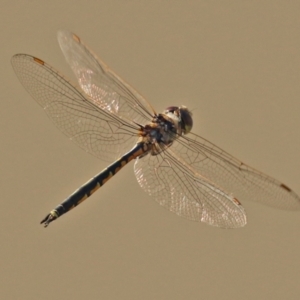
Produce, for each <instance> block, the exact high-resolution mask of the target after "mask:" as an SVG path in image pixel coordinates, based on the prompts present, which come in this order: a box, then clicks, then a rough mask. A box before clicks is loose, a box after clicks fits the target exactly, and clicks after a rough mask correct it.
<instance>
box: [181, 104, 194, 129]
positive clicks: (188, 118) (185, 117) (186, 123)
mask: <svg viewBox="0 0 300 300" xmlns="http://www.w3.org/2000/svg"><path fill="white" fill-rule="evenodd" d="M179 110H180V116H181V122H182V128H183V131H184V134H187V133H189V132H190V131H191V130H192V128H193V118H192V112H190V111H189V110H188V109H187V108H186V107H180V108H179Z"/></svg>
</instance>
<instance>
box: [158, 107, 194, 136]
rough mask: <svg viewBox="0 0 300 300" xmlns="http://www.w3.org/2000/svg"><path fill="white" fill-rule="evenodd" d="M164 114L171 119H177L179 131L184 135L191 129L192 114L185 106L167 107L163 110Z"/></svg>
mask: <svg viewBox="0 0 300 300" xmlns="http://www.w3.org/2000/svg"><path fill="white" fill-rule="evenodd" d="M164 113H165V114H166V115H168V116H170V117H171V114H173V116H176V117H177V118H178V119H179V124H180V125H181V130H182V132H183V133H184V134H188V133H189V132H190V131H191V130H192V127H193V118H192V112H191V111H189V110H188V108H187V107H186V106H183V105H182V106H169V107H167V108H166V109H165V111H164Z"/></svg>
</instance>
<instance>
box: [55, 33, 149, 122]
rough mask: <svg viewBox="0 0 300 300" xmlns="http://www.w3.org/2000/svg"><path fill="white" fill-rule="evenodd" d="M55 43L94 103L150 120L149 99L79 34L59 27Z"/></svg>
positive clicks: (122, 114)
mask: <svg viewBox="0 0 300 300" xmlns="http://www.w3.org/2000/svg"><path fill="white" fill-rule="evenodd" d="M58 42H59V45H60V48H61V50H62V52H63V54H64V56H65V58H66V60H67V62H68V64H69V65H70V66H71V68H72V70H73V72H74V74H75V76H76V78H77V80H78V83H79V85H80V87H81V88H82V90H83V91H84V92H85V93H86V94H87V95H89V96H90V97H91V99H92V101H93V102H94V103H95V105H97V106H100V107H101V108H102V109H105V110H107V111H109V112H110V113H114V114H117V115H118V116H120V117H121V118H125V119H127V120H130V121H132V120H133V121H135V122H137V123H139V124H142V125H143V124H146V123H147V122H149V119H151V118H152V115H153V110H152V108H151V106H150V105H149V104H148V102H147V101H146V100H145V99H144V98H143V97H142V96H141V95H140V94H138V93H137V92H136V91H135V90H134V89H133V88H132V87H131V86H130V85H129V84H127V83H126V82H125V81H124V80H123V79H121V78H120V77H119V76H118V75H116V74H115V73H114V72H113V71H112V70H110V69H109V67H108V66H107V65H106V64H105V63H104V62H103V61H101V60H100V59H99V58H97V57H96V55H95V54H93V52H92V51H91V50H89V49H88V47H87V46H86V45H85V44H84V43H83V42H82V41H81V40H80V39H79V37H78V36H76V35H75V34H73V33H71V32H69V31H65V30H61V31H59V32H58Z"/></svg>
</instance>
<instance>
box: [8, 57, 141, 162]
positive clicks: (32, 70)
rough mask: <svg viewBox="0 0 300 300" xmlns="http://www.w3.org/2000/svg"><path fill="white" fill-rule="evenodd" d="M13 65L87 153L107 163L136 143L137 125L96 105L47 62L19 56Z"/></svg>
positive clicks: (48, 113)
mask: <svg viewBox="0 0 300 300" xmlns="http://www.w3.org/2000/svg"><path fill="white" fill-rule="evenodd" d="M11 62H12V65H13V68H14V70H15V72H16V74H17V76H18V78H19V80H20V81H21V83H22V84H23V86H24V87H25V89H26V90H27V91H28V92H29V93H30V95H31V96H32V97H33V98H34V99H35V100H36V101H37V102H38V103H39V104H40V105H41V106H42V107H43V109H44V110H45V112H46V113H47V115H48V116H49V117H50V118H51V119H52V121H53V122H54V123H55V124H56V125H57V127H59V128H60V129H61V130H62V132H63V133H64V134H66V135H67V136H69V137H70V138H71V139H72V140H73V141H75V142H76V143H77V144H78V145H79V146H80V147H82V148H83V149H85V150H86V151H88V152H90V153H92V154H94V155H95V156H97V157H99V158H100V159H105V160H108V159H112V158H115V157H117V156H118V155H119V153H120V152H124V151H126V150H128V149H129V147H132V146H133V145H134V144H135V143H136V141H137V136H136V132H137V129H136V128H135V127H137V126H134V125H133V124H130V123H127V122H126V120H122V119H120V118H118V116H116V115H114V114H110V113H109V112H107V111H106V110H103V109H101V108H100V107H98V106H97V105H95V103H94V102H92V101H90V99H89V98H88V97H87V96H85V95H84V94H82V93H81V92H80V91H79V90H78V89H76V88H75V87H74V86H73V85H72V84H71V83H70V82H69V81H67V80H66V79H65V78H64V77H63V76H61V75H60V74H59V73H58V72H57V71H55V70H54V69H53V68H52V67H51V66H49V65H48V64H46V63H45V62H44V61H42V60H40V59H38V58H35V57H33V56H30V55H26V54H17V55H15V56H13V57H12V60H11ZM127 146H128V149H126V147H127ZM121 150H122V151H121Z"/></svg>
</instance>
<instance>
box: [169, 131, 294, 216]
mask: <svg viewBox="0 0 300 300" xmlns="http://www.w3.org/2000/svg"><path fill="white" fill-rule="evenodd" d="M172 149H173V150H174V151H175V152H176V153H177V154H178V155H179V156H180V157H181V158H182V159H183V160H184V161H185V162H186V163H187V164H190V165H191V166H193V168H194V169H195V170H196V171H197V172H199V173H200V174H201V175H203V176H204V177H205V178H207V179H209V180H210V181H212V182H215V183H216V184H217V185H218V186H221V187H222V188H224V189H225V190H227V191H228V192H230V193H233V194H234V196H236V197H237V198H238V199H240V200H242V201H243V200H244V199H246V200H250V201H256V202H259V203H262V204H265V205H268V206H272V207H276V208H279V209H286V210H299V209H300V198H299V196H298V195H297V194H296V193H295V192H293V191H292V190H291V189H290V188H289V187H287V186H286V185H285V184H283V183H281V182H280V181H278V180H276V179H274V178H272V177H270V176H268V175H265V174H264V173H262V172H259V171H257V170H255V169H254V168H251V167H250V166H248V165H246V164H244V163H243V162H241V161H240V160H238V159H236V158H234V157H233V156H231V155H230V154H228V153H227V152H225V151H224V150H222V149H221V148H219V147H217V146H216V145H214V144H212V143H210V142H209V141H207V140H206V139H204V138H202V137H200V136H198V135H195V134H192V133H190V134H189V135H188V136H184V137H181V138H179V139H178V140H176V142H174V144H173V145H172Z"/></svg>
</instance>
